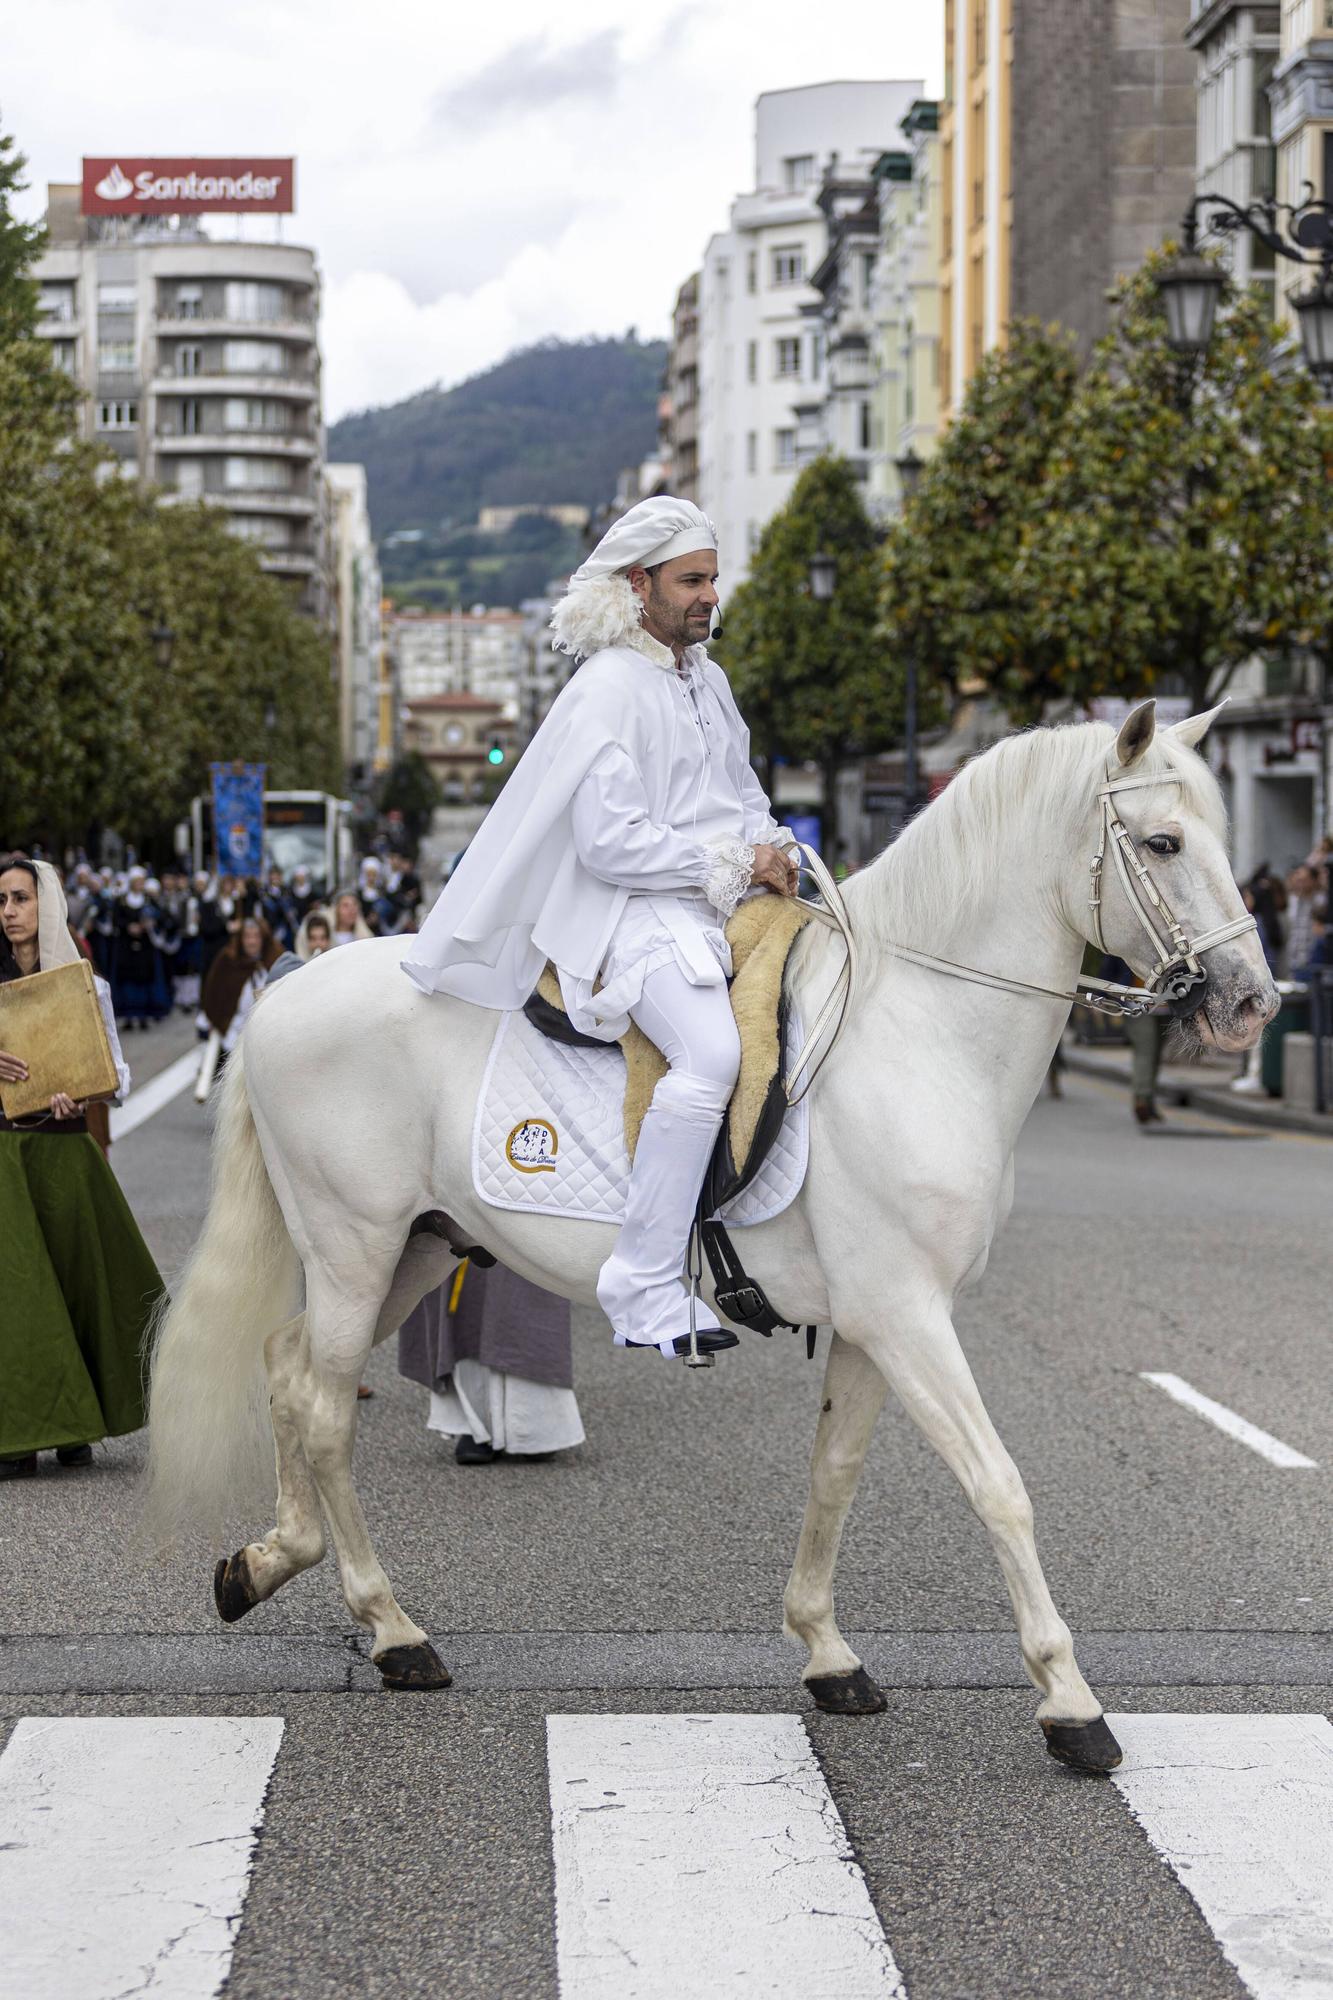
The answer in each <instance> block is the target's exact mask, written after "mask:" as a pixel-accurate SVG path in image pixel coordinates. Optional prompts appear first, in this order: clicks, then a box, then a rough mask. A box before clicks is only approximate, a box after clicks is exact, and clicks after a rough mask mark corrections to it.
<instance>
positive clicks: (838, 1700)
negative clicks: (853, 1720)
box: [805, 1667, 889, 1715]
mask: <svg viewBox="0 0 1333 2000" xmlns="http://www.w3.org/2000/svg"><path fill="white" fill-rule="evenodd" d="M805 1685H806V1688H807V1689H808V1691H809V1694H810V1699H811V1700H812V1701H813V1702H814V1705H815V1707H816V1708H819V1709H822V1710H823V1711H824V1714H825V1715H882V1714H883V1712H884V1710H885V1709H886V1708H887V1707H888V1705H889V1703H888V1698H887V1696H886V1695H885V1693H884V1690H883V1688H882V1687H879V1686H878V1685H877V1684H876V1683H875V1682H874V1681H872V1680H871V1678H870V1676H869V1674H868V1673H867V1672H866V1670H865V1668H864V1667H857V1668H856V1670H855V1672H854V1673H850V1674H812V1675H811V1676H810V1679H809V1680H808V1681H807V1682H806V1684H805Z"/></svg>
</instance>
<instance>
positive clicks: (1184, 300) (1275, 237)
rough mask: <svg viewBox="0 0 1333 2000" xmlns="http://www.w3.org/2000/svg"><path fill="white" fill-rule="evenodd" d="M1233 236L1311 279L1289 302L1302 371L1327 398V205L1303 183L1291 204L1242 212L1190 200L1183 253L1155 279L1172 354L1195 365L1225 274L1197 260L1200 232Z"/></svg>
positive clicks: (1331, 325) (1213, 198)
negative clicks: (1253, 241) (1254, 241)
mask: <svg viewBox="0 0 1333 2000" xmlns="http://www.w3.org/2000/svg"><path fill="white" fill-rule="evenodd" d="M1201 222H1202V227H1203V231H1204V233H1205V234H1207V235H1213V236H1238V235H1239V234H1240V232H1241V231H1242V230H1243V229H1244V230H1248V231H1249V233H1250V235H1251V236H1254V237H1257V238H1258V240H1259V242H1261V243H1263V244H1265V245H1266V246H1267V248H1268V249H1269V250H1271V251H1272V252H1273V254H1274V256H1276V257H1284V258H1285V259H1286V260H1287V262H1288V263H1289V264H1300V265H1302V266H1303V267H1304V268H1305V269H1306V270H1309V271H1313V272H1314V273H1315V276H1314V278H1313V281H1312V283H1311V286H1310V289H1309V290H1308V291H1306V292H1302V293H1301V294H1300V295H1299V296H1298V297H1297V298H1294V299H1293V300H1292V304H1293V306H1294V307H1295V309H1296V319H1297V323H1298V324H1299V326H1300V330H1301V346H1302V349H1303V350H1304V353H1305V365H1306V367H1307V368H1308V369H1309V370H1310V373H1311V374H1312V375H1313V376H1314V378H1315V381H1316V382H1317V383H1318V385H1319V390H1320V393H1321V395H1323V396H1324V397H1326V398H1328V397H1331V396H1333V202H1329V201H1316V199H1315V193H1314V186H1313V184H1312V183H1311V182H1310V181H1307V182H1306V183H1305V188H1304V198H1303V199H1302V200H1301V201H1299V202H1296V203H1292V202H1280V201H1275V200H1272V199H1271V198H1270V199H1268V200H1266V201H1252V202H1251V203H1250V204H1249V206H1248V208H1242V207H1241V206H1240V203H1239V202H1235V201H1232V200H1231V199H1230V197H1229V196H1227V195H1224V194H1200V195H1196V196H1195V198H1194V200H1193V201H1192V202H1191V203H1190V205H1189V207H1188V208H1187V209H1186V211H1185V217H1184V221H1183V223H1182V226H1181V232H1182V235H1183V238H1184V254H1183V256H1181V257H1179V258H1178V259H1177V260H1176V262H1175V263H1174V264H1170V265H1168V266H1167V268H1166V269H1165V270H1164V271H1163V272H1162V274H1161V276H1160V277H1159V279H1158V280H1157V289H1158V291H1159V292H1160V293H1161V297H1162V304H1163V306H1164V308H1165V311H1166V325H1167V339H1168V340H1169V341H1170V343H1171V345H1172V347H1173V348H1174V349H1175V350H1176V352H1177V353H1178V354H1183V355H1188V356H1189V357H1190V358H1191V359H1197V358H1198V357H1199V356H1200V355H1201V354H1204V353H1206V352H1207V349H1208V343H1209V341H1210V340H1211V339H1212V337H1213V327H1214V325H1215V323H1216V319H1217V306H1218V301H1219V299H1220V298H1221V296H1222V293H1223V291H1224V290H1225V288H1226V282H1227V281H1226V275H1225V273H1224V272H1223V271H1222V270H1220V269H1219V267H1218V266H1217V265H1216V264H1214V263H1212V262H1210V261H1209V259H1207V258H1206V257H1201V256H1200V255H1199V234H1200V225H1201Z"/></svg>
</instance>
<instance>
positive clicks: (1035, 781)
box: [843, 722, 1226, 951]
mask: <svg viewBox="0 0 1333 2000" xmlns="http://www.w3.org/2000/svg"><path fill="white" fill-rule="evenodd" d="M1115 734H1116V732H1115V730H1114V729H1113V728H1112V727H1111V725H1110V724H1109V723H1105V722H1075V723H1061V724H1058V725H1056V726H1054V727H1042V728H1036V729H1026V730H1022V731H1020V732H1019V733H1017V734H1015V735H1013V736H1006V737H1005V738H1004V739H1003V740H1002V741H1001V742H999V743H996V744H994V745H993V746H992V747H991V748H990V749H989V750H987V751H985V752H984V753H983V754H982V755H981V756H979V757H974V758H973V759H972V760H971V762H970V763H968V764H965V765H964V766H963V768H962V770H961V771H959V772H958V774H957V776H956V777H955V778H953V779H952V780H951V782H950V783H949V784H948V785H947V786H946V787H945V789H944V791H942V792H941V793H940V794H939V796H938V797H937V798H935V799H934V800H932V802H931V804H930V805H929V806H928V807H927V808H926V809H925V811H924V812H921V813H918V815H917V817H916V818H915V819H914V820H913V821H912V822H911V824H910V826H907V827H905V828H904V829H903V831H902V833H901V834H900V835H899V836H898V838H897V840H895V841H894V842H893V843H892V845H891V846H889V847H886V848H885V849H884V850H883V852H882V853H881V854H879V855H877V856H876V857H875V859H874V861H872V862H871V863H870V864H869V866H868V867H865V868H863V869H861V870H860V872H859V873H858V874H856V875H854V876H852V877H851V878H850V879H849V880H848V881H847V882H846V883H845V884H844V885H843V890H844V895H845V896H846V899H847V903H848V906H849V908H850V909H851V911H852V916H853V920H854V921H855V922H857V923H858V924H859V925H860V926H862V927H863V928H864V929H865V931H866V932H867V933H868V934H869V935H870V936H872V937H878V938H879V939H880V940H881V941H883V942H886V943H897V944H906V945H912V946H914V947H915V948H916V949H918V950H923V951H939V950H940V949H941V948H942V947H943V946H944V945H945V944H946V943H947V941H948V940H949V939H950V938H951V937H952V936H953V935H955V933H956V932H957V931H959V930H960V929H962V928H963V927H964V926H966V925H968V924H970V923H971V922H972V921H973V920H974V919H975V918H976V916H977V915H978V913H979V910H980V906H981V905H982V904H983V902H984V901H985V900H986V899H987V897H988V896H989V895H990V893H991V884H992V881H993V878H994V867H995V861H996V857H997V856H998V855H999V854H1000V853H1002V852H1003V851H1004V849H1005V847H1006V845H1007V844H1008V840H1009V837H1010V836H1011V833H1012V826H1013V816H1014V813H1015V811H1016V810H1021V811H1022V813H1023V815H1024V819H1025V821H1026V822H1027V824H1029V825H1030V826H1032V827H1034V828H1037V829H1051V828H1055V827H1067V826H1069V825H1070V823H1071V817H1072V816H1073V815H1074V814H1077V816H1078V817H1079V819H1080V820H1081V819H1082V818H1083V817H1084V816H1085V815H1087V814H1089V813H1090V811H1091V807H1092V803H1093V799H1094V796H1095V793H1096V790H1097V787H1098V785H1099V784H1100V783H1101V781H1102V778H1103V776H1104V774H1105V771H1106V760H1107V756H1108V754H1109V752H1110V749H1111V745H1112V744H1113V742H1114V741H1115ZM1139 768H1141V769H1142V770H1144V771H1145V772H1146V771H1153V770H1161V771H1163V772H1166V771H1168V770H1169V771H1170V772H1172V773H1173V774H1174V775H1176V776H1178V777H1180V778H1181V779H1182V780H1183V784H1184V791H1185V796H1186V798H1187V799H1188V801H1189V804H1190V806H1191V808H1192V809H1193V810H1194V811H1195V812H1197V813H1198V814H1199V815H1200V816H1201V817H1202V818H1203V819H1204V820H1205V821H1206V822H1207V824H1208V825H1209V826H1210V827H1211V829H1212V830H1213V831H1214V832H1215V833H1216V834H1218V836H1219V838H1224V837H1225V833H1226V812H1225V809H1224V807H1223V804H1222V797H1221V793H1220V792H1219V791H1218V788H1217V781H1216V779H1215V778H1214V777H1213V775H1212V773H1211V771H1210V770H1209V769H1208V766H1207V765H1206V764H1205V763H1204V761H1203V759H1202V758H1201V757H1198V756H1196V755H1195V753H1194V752H1193V751H1192V750H1189V749H1187V748H1186V747H1185V745H1184V744H1183V743H1180V742H1179V741H1177V740H1176V739H1175V738H1174V737H1172V736H1170V735H1169V734H1168V733H1167V732H1166V731H1159V732H1158V734H1157V735H1156V737H1155V738H1154V740H1153V743H1152V745H1151V747H1150V748H1149V750H1148V751H1147V752H1146V754H1145V756H1144V759H1143V762H1142V765H1141V766H1140V767H1139ZM1089 859H1091V849H1089Z"/></svg>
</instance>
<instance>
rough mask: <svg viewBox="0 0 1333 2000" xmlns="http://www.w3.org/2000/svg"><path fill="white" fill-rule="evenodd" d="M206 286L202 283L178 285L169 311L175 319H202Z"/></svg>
mask: <svg viewBox="0 0 1333 2000" xmlns="http://www.w3.org/2000/svg"><path fill="white" fill-rule="evenodd" d="M203 309H204V288H203V286H202V285H177V287H176V291H175V296H174V297H173V298H172V300H171V304H170V307H169V311H170V312H171V314H172V317H173V318H175V319H200V318H202V317H203Z"/></svg>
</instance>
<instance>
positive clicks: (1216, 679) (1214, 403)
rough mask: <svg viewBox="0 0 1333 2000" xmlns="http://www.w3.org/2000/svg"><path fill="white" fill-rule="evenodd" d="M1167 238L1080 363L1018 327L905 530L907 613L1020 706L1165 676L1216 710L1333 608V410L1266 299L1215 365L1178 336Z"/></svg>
mask: <svg viewBox="0 0 1333 2000" xmlns="http://www.w3.org/2000/svg"><path fill="white" fill-rule="evenodd" d="M1170 254H1171V252H1170V247H1169V246H1168V248H1167V249H1166V250H1165V251H1163V252H1162V253H1161V255H1160V256H1157V257H1154V258H1152V259H1150V260H1149V261H1148V263H1146V264H1145V265H1144V267H1143V269H1142V270H1141V271H1139V272H1138V273H1136V275H1135V276H1134V277H1133V278H1132V279H1130V280H1128V281H1127V282H1126V283H1125V284H1124V285H1123V286H1122V287H1121V289H1120V293H1119V296H1118V299H1117V302H1116V314H1115V323H1114V326H1113V329H1112V332H1111V333H1110V334H1108V336H1107V337H1106V339H1105V340H1103V341H1102V343H1101V344H1100V346H1099V347H1098V348H1097V350H1096V352H1095V354H1094V356H1093V359H1092V363H1091V365H1090V367H1089V368H1088V370H1087V372H1086V373H1085V374H1084V375H1083V376H1082V377H1081V378H1080V377H1078V376H1077V374H1076V372H1075V369H1074V364H1073V358H1072V354H1071V353H1070V351H1069V349H1068V348H1066V347H1064V346H1063V344H1062V343H1061V341H1060V340H1059V338H1058V337H1056V336H1054V335H1052V334H1051V333H1048V332H1043V331H1042V330H1041V329H1039V328H1036V327H1033V326H1026V325H1020V326H1017V327H1015V328H1014V329H1013V330H1012V337H1011V342H1010V345H1009V347H1008V348H1007V350H1005V351H1004V352H1003V353H1000V354H995V355H992V356H990V357H989V358H988V360H987V362H986V364H985V365H984V367H983V368H982V370H981V371H980V373H979V374H978V376H977V378H976V380H975V381H974V383H973V385H972V388H971V390H970V392H969V394H968V397H967V400H966V404H965V407H964V409H963V411H962V412H961V413H960V415H959V417H958V419H957V421H956V422H955V423H954V424H953V425H952V427H951V428H950V429H949V430H948V431H947V432H946V433H945V436H944V438H943V440H942V443H941V447H940V451H939V454H938V456H937V458H936V459H934V460H933V461H932V463H931V465H930V467H929V469H928V471H927V474H926V476H925V478H924V479H923V481H922V487H921V491H920V493H919V495H918V497H917V499H916V501H915V502H914V503H913V505H912V506H911V507H910V508H909V509H908V511H907V513H906V515H905V516H904V517H903V519H902V520H901V521H900V522H899V523H898V524H897V525H896V526H895V529H894V531H893V534H892V536H891V538H890V543H889V547H888V549H887V551H886V557H887V560H886V577H885V616H886V620H887V622H888V623H889V625H890V627H891V629H893V630H894V631H896V632H897V633H898V634H900V635H901V637H902V639H903V641H904V643H913V644H915V645H916V646H917V647H918V649H919V650H920V652H921V654H922V656H923V657H926V656H928V657H930V658H931V660H932V664H933V665H934V667H935V670H936V671H937V672H938V673H939V674H940V675H942V676H944V677H946V678H948V679H949V680H951V681H952V682H953V683H954V684H955V685H957V684H958V683H959V682H962V681H966V680H967V679H968V678H969V677H975V678H976V679H977V680H979V681H980V682H982V683H984V684H985V686H986V687H988V688H989V689H990V691H991V692H992V693H993V694H994V695H995V696H996V697H997V698H998V699H999V700H1000V701H1001V702H1002V703H1003V705H1004V706H1005V708H1006V709H1007V710H1008V711H1009V713H1010V714H1011V715H1012V716H1013V717H1014V718H1015V720H1018V721H1023V722H1025V721H1033V720H1036V719H1037V718H1038V717H1040V716H1041V714H1042V713H1043V712H1044V710H1045V709H1046V707H1047V705H1048V704H1049V703H1052V702H1057V703H1063V702H1069V703H1073V704H1075V705H1082V704H1084V703H1086V702H1088V701H1089V700H1091V699H1093V698H1094V697H1095V696H1098V695H1124V696H1137V695H1140V694H1143V693H1148V692H1151V691H1152V689H1153V688H1154V687H1156V686H1158V685H1159V684H1160V683H1161V682H1162V681H1163V680H1164V679H1166V678H1168V677H1169V678H1170V679H1172V680H1174V681H1176V682H1179V683H1180V684H1183V686H1184V688H1185V689H1186V690H1187V692H1188V694H1189V697H1190V700H1191V703H1192V704H1193V706H1194V707H1196V708H1202V707H1204V706H1206V705H1207V704H1208V703H1209V702H1212V701H1216V700H1217V699H1218V698H1219V696H1220V695H1221V694H1222V693H1223V692H1224V691H1225V689H1226V686H1227V684H1228V682H1229V681H1230V679H1231V677H1232V675H1233V674H1234V673H1235V671H1236V669H1237V667H1238V666H1240V665H1241V664H1242V663H1243V662H1244V661H1245V660H1246V659H1248V658H1249V657H1250V656H1251V655H1252V654H1253V653H1254V652H1255V651H1256V650H1262V649H1283V648H1293V647H1299V646H1305V645H1311V644H1314V645H1323V644H1325V643H1326V641H1325V638H1324V635H1325V634H1326V632H1327V630H1328V627H1329V625H1330V622H1333V561H1331V560H1330V558H1331V556H1333V541H1331V539H1330V536H1331V524H1330V518H1329V513H1328V508H1327V501H1326V496H1327V493H1328V490H1329V478H1330V473H1333V419H1331V418H1330V414H1329V412H1328V411H1327V410H1326V409H1324V408H1322V407H1321V406H1320V404H1319V401H1318V397H1317V393H1316V391H1315V388H1314V385H1313V383H1312V381H1311V380H1310V377H1309V375H1308V373H1307V371H1306V370H1305V368H1304V367H1303V365H1302V363H1301V362H1300V359H1299V357H1298V356H1297V355H1296V354H1294V353H1293V352H1292V350H1291V348H1290V346H1289V344H1287V343H1285V342H1284V341H1282V340H1281V339H1280V338H1279V337H1278V336H1277V335H1276V334H1275V331H1274V329H1273V327H1272V325H1271V323H1270V322H1269V320H1268V319H1267V316H1266V314H1265V311H1264V308H1263V305H1262V304H1261V302H1260V301H1259V300H1258V298H1256V297H1255V296H1253V295H1250V294H1247V295H1242V296H1235V295H1232V296H1231V297H1230V299H1229V302H1228V307H1227V309H1226V310H1225V311H1224V312H1223V313H1222V314H1221V315H1219V319H1218V325H1217V331H1216V333H1215V335H1214V338H1213V341H1212V344H1211V346H1210V348H1209V350H1208V353H1207V355H1206V356H1205V357H1204V358H1203V359H1202V361H1200V362H1199V363H1197V364H1192V363H1189V362H1185V361H1182V360H1181V358H1180V357H1179V356H1177V355H1175V354H1174V353H1173V352H1172V350H1171V348H1170V347H1169V346H1168V344H1167V341H1166V331H1165V323H1164V319H1163V315H1162V311H1161V307H1160V304H1159V301H1158V296H1157V290H1156V274H1157V272H1158V270H1159V269H1160V267H1161V264H1162V262H1163V261H1164V259H1165V258H1166V257H1168V256H1169V255H1170Z"/></svg>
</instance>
